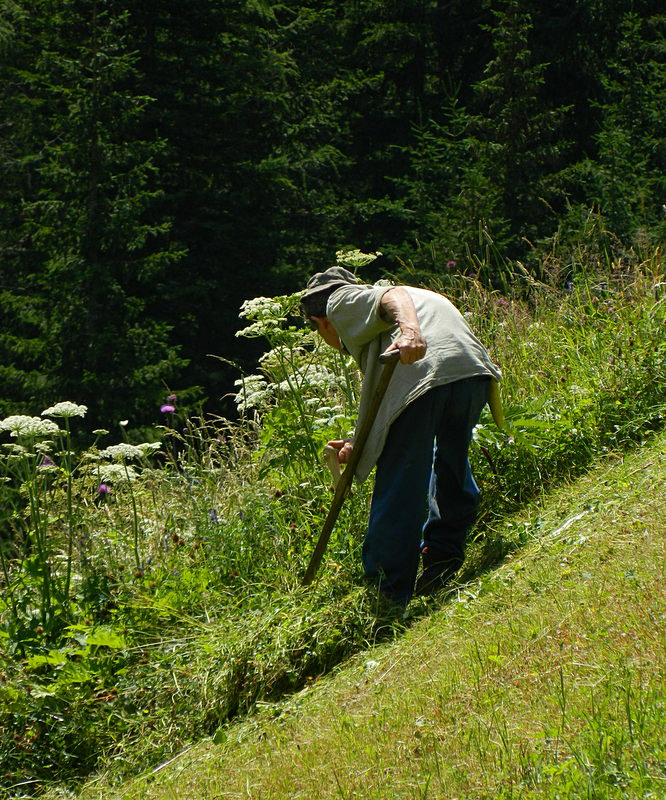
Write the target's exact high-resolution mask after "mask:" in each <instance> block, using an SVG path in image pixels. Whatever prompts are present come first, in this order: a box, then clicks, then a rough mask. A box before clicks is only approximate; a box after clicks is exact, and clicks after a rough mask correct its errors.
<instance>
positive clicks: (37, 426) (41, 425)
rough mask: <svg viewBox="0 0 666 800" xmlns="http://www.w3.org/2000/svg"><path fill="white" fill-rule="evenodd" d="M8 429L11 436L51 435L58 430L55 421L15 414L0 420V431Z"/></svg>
mask: <svg viewBox="0 0 666 800" xmlns="http://www.w3.org/2000/svg"><path fill="white" fill-rule="evenodd" d="M2 431H9V433H10V435H11V436H14V437H17V436H53V435H54V434H56V433H58V432H59V431H60V428H59V427H58V426H57V425H56V423H55V422H51V420H48V419H41V418H40V417H28V416H24V415H22V414H16V415H14V416H12V417H6V418H5V419H3V420H0V433H1V432H2Z"/></svg>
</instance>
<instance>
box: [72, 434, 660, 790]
mask: <svg viewBox="0 0 666 800" xmlns="http://www.w3.org/2000/svg"><path fill="white" fill-rule="evenodd" d="M665 489H666V435H661V436H660V437H659V438H657V439H656V440H655V442H654V443H653V446H652V447H651V448H646V449H644V450H642V451H640V452H637V453H635V454H632V455H630V456H627V457H626V459H625V460H623V461H620V460H617V461H609V462H608V463H606V464H604V465H602V466H601V467H599V468H598V469H596V470H595V471H593V472H591V473H590V474H589V475H587V476H586V477H585V478H583V479H582V480H580V481H579V482H577V483H576V484H574V485H572V486H568V487H564V488H563V489H561V490H560V491H558V493H557V494H555V495H553V496H551V497H549V498H546V499H545V500H544V501H543V502H542V503H540V504H538V505H534V506H532V507H531V508H530V510H529V512H526V513H525V514H523V515H522V516H521V517H519V518H516V519H515V520H514V524H518V525H522V524H525V525H526V526H528V530H529V532H530V535H531V537H532V538H531V541H530V542H529V544H528V545H526V546H525V547H524V548H523V549H522V550H521V551H520V552H518V553H516V554H514V555H513V557H512V558H510V559H508V560H507V561H506V562H505V563H504V564H503V565H502V566H501V567H499V568H498V569H496V570H493V571H492V572H489V573H487V574H486V575H484V576H482V578H481V579H479V580H476V581H474V582H472V583H470V584H467V585H465V586H461V587H459V588H457V589H456V590H455V591H453V592H452V593H451V594H450V596H449V597H448V598H447V599H446V600H445V601H444V602H440V603H439V604H438V607H437V608H435V610H434V611H433V613H432V614H431V615H430V616H428V617H426V618H421V619H420V620H419V621H418V622H415V623H414V624H413V625H412V627H410V628H409V629H408V630H407V631H405V632H404V633H403V634H402V635H400V636H399V637H397V638H396V640H395V641H393V642H392V643H391V644H388V645H383V646H379V647H377V648H375V649H374V650H372V651H368V652H366V653H364V654H362V655H361V656H360V657H357V658H355V659H353V660H352V662H350V663H348V664H347V665H346V666H345V667H344V668H343V669H341V670H340V671H339V672H338V673H337V674H336V675H334V676H332V677H329V678H326V679H324V680H322V681H320V682H319V683H317V684H315V685H313V686H311V687H309V688H308V689H306V690H304V691H302V692H301V693H299V694H298V695H296V696H294V697H292V698H290V700H288V701H286V702H284V703H281V704H279V705H275V706H270V707H269V706H266V707H263V708H261V709H259V710H258V712H257V713H256V714H255V715H254V716H253V717H252V718H251V719H250V720H246V721H245V722H243V723H239V724H236V725H234V724H232V725H230V726H229V727H228V729H227V735H226V740H225V741H224V742H221V743H219V744H213V743H204V744H202V745H199V746H197V747H196V748H193V749H192V750H190V751H189V752H187V753H185V754H183V755H181V756H180V757H179V758H177V759H174V760H173V761H172V762H171V763H170V764H168V765H165V766H164V768H163V769H160V770H159V771H157V772H156V773H155V774H151V775H147V776H144V777H143V778H140V779H138V780H136V781H135V782H133V783H131V784H128V785H125V786H124V787H122V788H121V789H119V790H115V791H114V790H111V789H109V788H108V787H104V788H101V787H99V786H95V785H94V784H91V785H90V786H89V787H88V788H87V789H86V790H85V791H84V792H83V795H82V796H83V797H84V798H86V799H87V800H89V799H90V798H97V797H104V798H107V800H108V799H109V798H114V797H115V798H123V800H134V799H135V798H146V799H147V800H148V799H150V800H166V799H167V798H169V800H172V799H175V798H178V799H179V800H181V799H182V800H185V799H187V800H195V799H196V798H206V799H207V800H210V799H212V798H241V797H248V798H329V797H330V798H347V797H350V798H351V797H354V798H377V800H379V799H380V798H381V800H386V798H428V799H429V800H435V799H437V798H440V799H441V800H444V798H446V800H453V798H460V800H462V798H509V797H515V798H518V797H519V798H531V797H552V798H555V797H559V798H578V797H581V798H582V797H594V798H638V797H641V798H657V797H664V796H666V752H664V746H663V744H662V739H663V736H662V731H663V729H664V728H666V708H665V700H664V678H663V674H664V669H663V667H664V647H665V643H666V636H665V634H664V628H665V622H666V608H665V604H664V569H663V568H664V563H665V561H666V559H664V550H665V537H664V534H665V533H666V508H665V504H664V502H663V497H664V496H665V495H666V492H665Z"/></svg>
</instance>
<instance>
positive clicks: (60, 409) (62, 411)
mask: <svg viewBox="0 0 666 800" xmlns="http://www.w3.org/2000/svg"><path fill="white" fill-rule="evenodd" d="M87 410H88V406H79V405H77V404H76V403H70V402H69V400H64V401H63V402H62V403H56V404H55V405H54V406H51V407H50V408H46V409H44V411H42V416H43V417H85V415H86V411H87Z"/></svg>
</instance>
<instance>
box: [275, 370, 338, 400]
mask: <svg viewBox="0 0 666 800" xmlns="http://www.w3.org/2000/svg"><path fill="white" fill-rule="evenodd" d="M339 385H340V380H339V378H338V377H337V376H336V375H335V373H334V372H332V371H331V370H330V369H328V367H325V366H324V365H323V364H306V365H305V366H304V367H302V368H301V369H299V370H297V371H296V372H294V373H293V374H292V375H290V376H289V378H288V379H287V380H284V381H282V382H281V383H280V384H279V386H278V390H279V391H280V392H281V393H282V394H287V393H289V392H290V391H292V389H293V388H294V387H296V388H298V389H299V390H303V389H306V388H307V389H314V390H316V391H318V392H320V393H321V392H325V391H327V390H330V389H335V388H337V387H338V386H339Z"/></svg>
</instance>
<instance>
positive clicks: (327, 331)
mask: <svg viewBox="0 0 666 800" xmlns="http://www.w3.org/2000/svg"><path fill="white" fill-rule="evenodd" d="M310 319H311V320H312V321H313V322H316V323H317V332H318V333H319V335H320V336H321V338H322V339H323V340H324V341H325V342H326V344H329V345H330V346H331V347H335V349H336V350H342V343H341V341H340V337H339V336H338V332H337V331H336V330H335V328H334V327H333V325H332V324H331V322H330V321H329V319H328V317H310Z"/></svg>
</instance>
